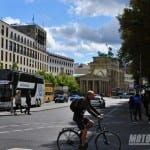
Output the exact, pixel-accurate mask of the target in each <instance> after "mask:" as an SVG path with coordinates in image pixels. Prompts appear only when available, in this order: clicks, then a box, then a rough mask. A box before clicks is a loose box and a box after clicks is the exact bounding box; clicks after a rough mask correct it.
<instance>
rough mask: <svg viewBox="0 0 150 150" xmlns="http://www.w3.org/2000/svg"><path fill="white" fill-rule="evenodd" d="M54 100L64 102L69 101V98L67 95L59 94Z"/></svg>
mask: <svg viewBox="0 0 150 150" xmlns="http://www.w3.org/2000/svg"><path fill="white" fill-rule="evenodd" d="M54 101H55V103H64V102H67V98H66V96H65V95H57V96H56V98H55V99H54Z"/></svg>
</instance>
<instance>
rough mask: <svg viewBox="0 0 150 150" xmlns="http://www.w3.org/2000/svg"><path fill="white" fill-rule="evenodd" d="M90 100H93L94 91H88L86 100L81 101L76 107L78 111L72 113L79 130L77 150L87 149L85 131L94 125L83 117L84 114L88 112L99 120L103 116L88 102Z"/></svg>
mask: <svg viewBox="0 0 150 150" xmlns="http://www.w3.org/2000/svg"><path fill="white" fill-rule="evenodd" d="M92 99H94V91H88V92H87V97H86V99H83V100H82V101H81V102H80V106H78V109H77V110H76V111H75V112H74V115H73V120H74V121H75V122H76V123H77V126H78V127H79V129H80V130H81V134H80V147H79V150H86V149H87V147H88V143H86V135H87V131H88V129H89V128H90V127H92V126H93V124H94V122H93V120H90V119H89V118H87V117H85V116H84V112H85V111H88V112H89V113H90V114H92V115H93V116H94V117H96V118H99V119H101V118H103V114H102V113H100V112H98V111H97V110H96V109H95V108H94V107H93V106H92V105H91V104H90V100H92Z"/></svg>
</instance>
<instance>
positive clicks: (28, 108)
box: [24, 90, 31, 115]
mask: <svg viewBox="0 0 150 150" xmlns="http://www.w3.org/2000/svg"><path fill="white" fill-rule="evenodd" d="M26 104H27V107H26V110H25V111H24V112H25V114H26V113H27V114H28V115H31V113H30V108H31V91H30V90H28V92H27V95H26Z"/></svg>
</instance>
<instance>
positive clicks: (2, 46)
mask: <svg viewBox="0 0 150 150" xmlns="http://www.w3.org/2000/svg"><path fill="white" fill-rule="evenodd" d="M1 48H4V39H3V38H1Z"/></svg>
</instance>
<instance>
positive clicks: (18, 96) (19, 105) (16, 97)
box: [14, 90, 22, 115]
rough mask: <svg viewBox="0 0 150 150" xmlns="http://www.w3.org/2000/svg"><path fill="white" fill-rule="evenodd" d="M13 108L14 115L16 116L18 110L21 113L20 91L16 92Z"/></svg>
mask: <svg viewBox="0 0 150 150" xmlns="http://www.w3.org/2000/svg"><path fill="white" fill-rule="evenodd" d="M15 105H16V106H15V108H14V115H17V113H16V110H17V109H20V112H21V113H22V105H21V91H20V90H17V91H16V95H15Z"/></svg>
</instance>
